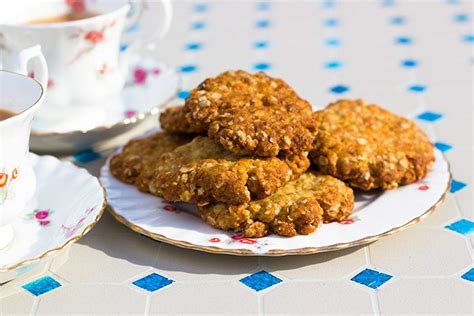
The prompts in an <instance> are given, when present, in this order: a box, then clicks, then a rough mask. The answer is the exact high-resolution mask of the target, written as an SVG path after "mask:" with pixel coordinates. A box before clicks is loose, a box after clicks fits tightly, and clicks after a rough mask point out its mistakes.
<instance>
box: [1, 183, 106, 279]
mask: <svg viewBox="0 0 474 316" xmlns="http://www.w3.org/2000/svg"><path fill="white" fill-rule="evenodd" d="M94 178H95V180H96V181H97V184H98V185H99V187H100V188H101V191H102V205H101V208H100V210H99V212H98V213H97V216H96V217H95V219H94V221H93V222H92V223H90V224H89V225H87V226H86V227H84V228H83V230H82V231H81V233H80V234H79V235H77V236H75V237H73V238H70V239H68V240H66V241H65V242H64V243H63V244H62V245H61V246H59V247H56V248H53V249H49V250H48V251H46V252H44V253H42V254H41V255H39V256H37V257H34V258H30V259H25V260H22V261H19V262H16V263H12V264H9V265H7V266H5V267H3V268H0V273H6V272H9V271H12V270H16V269H18V268H21V267H23V266H26V265H29V264H32V263H35V262H38V261H41V260H43V259H45V258H46V257H49V256H51V255H54V254H55V253H57V252H59V251H61V250H63V249H64V248H66V247H67V246H69V245H70V244H72V243H74V242H76V241H78V240H79V239H81V238H82V237H84V236H85V235H86V234H87V233H88V232H89V231H90V230H91V229H92V228H93V227H94V226H95V225H96V224H97V223H98V222H99V220H100V218H101V217H102V215H103V214H104V211H105V208H106V207H107V198H106V195H105V188H104V187H103V186H102V183H101V182H100V181H99V179H97V178H96V177H94Z"/></svg>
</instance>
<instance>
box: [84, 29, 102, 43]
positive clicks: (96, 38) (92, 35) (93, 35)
mask: <svg viewBox="0 0 474 316" xmlns="http://www.w3.org/2000/svg"><path fill="white" fill-rule="evenodd" d="M84 39H85V40H87V41H89V42H91V43H92V44H94V45H96V44H98V43H100V42H102V41H103V40H104V33H102V32H99V31H90V32H88V33H87V34H86V35H85V36H84Z"/></svg>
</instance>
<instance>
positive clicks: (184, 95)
mask: <svg viewBox="0 0 474 316" xmlns="http://www.w3.org/2000/svg"><path fill="white" fill-rule="evenodd" d="M188 97H189V91H188V90H181V91H179V92H178V98H180V99H181V100H185V99H187V98H188Z"/></svg>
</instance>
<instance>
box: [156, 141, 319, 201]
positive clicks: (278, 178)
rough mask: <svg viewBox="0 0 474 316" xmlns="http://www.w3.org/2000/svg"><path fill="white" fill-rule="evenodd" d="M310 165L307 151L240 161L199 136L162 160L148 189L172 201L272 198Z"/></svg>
mask: <svg viewBox="0 0 474 316" xmlns="http://www.w3.org/2000/svg"><path fill="white" fill-rule="evenodd" d="M309 164H310V162H309V160H308V158H307V152H305V153H301V154H298V155H288V156H285V155H281V156H280V157H278V158H277V157H267V158H263V157H241V156H236V155H234V154H232V153H230V152H228V151H226V150H225V149H224V148H223V147H222V145H220V144H217V143H215V142H214V141H212V140H211V139H209V138H208V137H203V136H197V137H196V138H194V140H193V141H192V142H190V143H188V144H186V145H183V146H180V147H177V148H176V149H174V150H173V151H170V152H168V153H165V154H163V155H162V156H161V157H160V160H159V163H158V164H157V168H156V170H155V174H154V177H153V181H152V182H151V183H150V187H149V189H150V192H151V193H153V194H156V195H158V196H163V197H164V198H165V199H167V200H170V201H182V202H192V203H196V204H200V205H204V204H208V203H216V202H222V203H226V204H240V203H244V202H248V201H250V199H251V198H252V197H257V198H263V197H266V196H268V195H271V194H272V193H274V192H275V191H276V190H277V189H278V188H279V187H282V186H283V185H285V184H286V183H287V182H288V181H290V180H292V179H293V178H295V177H296V176H297V175H299V174H301V173H303V172H304V171H306V169H308V167H309Z"/></svg>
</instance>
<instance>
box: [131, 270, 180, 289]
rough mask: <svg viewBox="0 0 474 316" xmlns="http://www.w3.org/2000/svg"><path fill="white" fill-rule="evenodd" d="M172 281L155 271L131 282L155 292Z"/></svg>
mask: <svg viewBox="0 0 474 316" xmlns="http://www.w3.org/2000/svg"><path fill="white" fill-rule="evenodd" d="M173 282H174V281H173V280H170V279H168V278H165V277H164V276H161V275H159V274H157V273H152V274H149V275H147V276H146V277H143V278H141V279H139V280H136V281H134V282H132V284H133V285H136V286H138V287H139V288H142V289H144V290H146V291H148V292H155V291H156V290H159V289H161V288H163V287H165V286H168V285H170V284H171V283H173Z"/></svg>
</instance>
